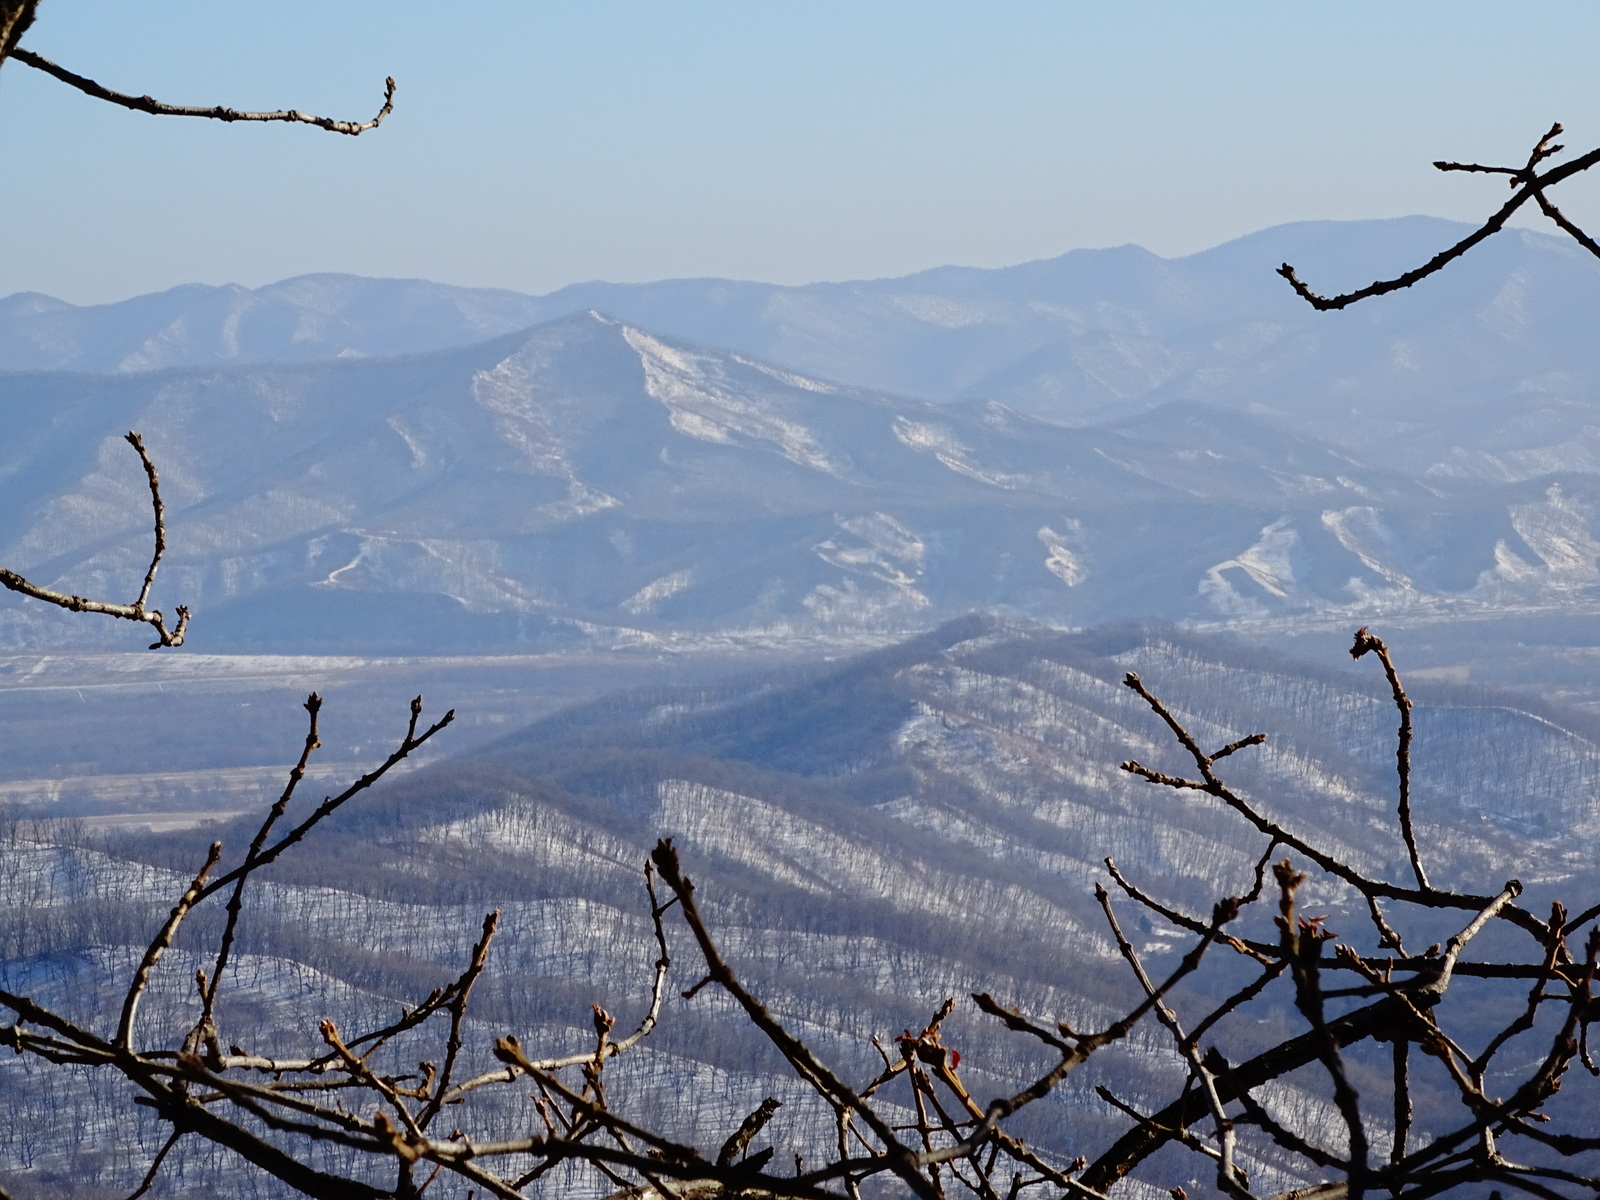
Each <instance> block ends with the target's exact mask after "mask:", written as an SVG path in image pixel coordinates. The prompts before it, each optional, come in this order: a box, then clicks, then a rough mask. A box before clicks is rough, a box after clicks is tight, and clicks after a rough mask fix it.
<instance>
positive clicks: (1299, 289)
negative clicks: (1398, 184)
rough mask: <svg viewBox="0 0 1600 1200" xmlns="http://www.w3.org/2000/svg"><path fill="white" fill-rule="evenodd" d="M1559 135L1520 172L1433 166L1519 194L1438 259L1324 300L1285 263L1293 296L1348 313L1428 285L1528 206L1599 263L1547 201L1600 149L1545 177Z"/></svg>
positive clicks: (1599, 156) (1554, 132)
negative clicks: (1497, 178)
mask: <svg viewBox="0 0 1600 1200" xmlns="http://www.w3.org/2000/svg"><path fill="white" fill-rule="evenodd" d="M1560 133H1561V123H1560V122H1559V121H1558V122H1556V123H1555V124H1554V125H1552V126H1550V129H1549V132H1547V133H1546V134H1545V135H1544V136H1543V137H1542V138H1540V139H1539V142H1538V144H1537V145H1535V146H1534V148H1533V150H1532V152H1531V153H1530V154H1529V155H1528V161H1527V162H1526V163H1524V164H1523V165H1522V166H1520V167H1486V166H1483V165H1481V164H1479V163H1458V162H1436V163H1434V164H1433V165H1434V166H1435V167H1436V168H1437V169H1438V170H1440V171H1466V172H1472V173H1476V174H1482V175H1504V176H1506V177H1507V178H1506V182H1507V183H1508V184H1510V186H1511V187H1513V188H1514V189H1516V191H1515V193H1514V194H1513V195H1512V197H1511V199H1509V200H1507V201H1506V202H1505V203H1504V204H1502V205H1501V206H1500V208H1499V209H1498V210H1497V211H1496V212H1495V213H1494V215H1493V216H1491V217H1490V218H1489V219H1488V220H1487V221H1485V222H1484V223H1483V224H1482V225H1480V226H1479V227H1478V228H1477V229H1474V230H1473V231H1472V232H1471V233H1469V234H1468V235H1467V236H1466V237H1464V238H1462V239H1461V240H1460V241H1459V242H1457V243H1456V244H1455V245H1453V246H1450V247H1449V248H1447V249H1445V250H1441V251H1440V252H1439V253H1438V254H1435V255H1434V256H1433V257H1432V258H1430V259H1429V260H1428V261H1427V262H1425V263H1423V264H1422V265H1421V266H1420V267H1415V268H1413V269H1412V270H1409V271H1407V272H1405V273H1404V274H1402V275H1397V276H1395V277H1394V278H1393V279H1380V280H1377V281H1376V282H1374V283H1369V284H1368V285H1367V286H1366V287H1364V288H1357V289H1356V290H1355V291H1353V292H1345V293H1343V294H1341V295H1338V296H1322V295H1318V294H1317V293H1316V292H1313V291H1312V290H1311V289H1310V288H1309V287H1307V286H1306V285H1305V284H1304V283H1303V282H1301V280H1300V276H1299V275H1297V274H1296V273H1295V269H1294V268H1293V267H1291V266H1290V265H1289V264H1288V263H1284V264H1283V265H1282V266H1280V267H1279V268H1278V274H1279V275H1282V276H1283V277H1284V278H1285V279H1286V280H1288V281H1289V286H1290V287H1292V288H1293V289H1294V290H1295V294H1296V295H1298V296H1299V297H1300V298H1301V299H1302V300H1304V301H1306V303H1308V304H1310V305H1311V307H1312V308H1315V309H1317V310H1318V311H1320V312H1328V311H1330V310H1333V309H1340V308H1347V307H1349V306H1350V305H1352V304H1354V303H1356V302H1357V301H1358V300H1366V299H1368V298H1369V297H1372V296H1382V295H1385V294H1386V293H1388V292H1396V291H1399V290H1400V289H1402V288H1408V287H1410V286H1411V285H1412V284H1414V283H1417V282H1418V281H1419V280H1423V279H1426V278H1427V277H1428V276H1429V275H1432V274H1434V273H1435V272H1436V271H1440V270H1443V269H1444V268H1445V267H1446V266H1448V265H1449V264H1450V263H1452V262H1454V261H1455V260H1456V259H1458V258H1460V257H1461V256H1462V255H1463V254H1465V253H1466V252H1467V251H1468V250H1471V249H1472V248H1473V247H1474V246H1476V245H1477V244H1478V243H1479V242H1483V241H1486V240H1488V239H1489V238H1491V237H1493V236H1494V235H1495V234H1497V233H1499V232H1500V231H1501V230H1502V229H1504V228H1505V225H1506V222H1507V221H1509V220H1510V219H1511V217H1512V216H1513V215H1514V214H1515V213H1516V211H1517V210H1518V209H1519V208H1521V207H1522V206H1523V205H1524V204H1526V203H1527V202H1528V201H1529V200H1532V201H1534V202H1535V203H1537V204H1538V206H1539V209H1540V211H1542V212H1543V213H1544V215H1545V216H1547V217H1549V218H1550V220H1552V221H1553V222H1555V224H1556V226H1557V227H1558V228H1559V229H1560V230H1561V231H1562V232H1563V233H1565V234H1567V236H1569V237H1570V238H1572V240H1573V241H1575V242H1577V243H1578V245H1580V246H1582V247H1583V248H1584V249H1585V250H1587V251H1589V253H1591V254H1593V255H1595V256H1596V257H1600V242H1596V241H1595V239H1594V238H1592V237H1590V236H1589V235H1588V234H1587V233H1585V232H1584V231H1583V230H1582V229H1580V228H1579V227H1578V226H1577V225H1576V224H1575V223H1574V222H1573V221H1571V220H1570V219H1569V218H1568V217H1567V216H1566V215H1565V214H1564V213H1562V212H1561V210H1560V209H1558V208H1557V207H1556V206H1555V205H1554V204H1553V203H1551V201H1550V198H1549V197H1548V196H1547V195H1545V190H1546V189H1547V188H1551V187H1554V186H1555V185H1556V184H1558V183H1560V182H1562V181H1563V180H1566V179H1571V178H1572V177H1573V176H1574V175H1579V174H1582V173H1583V172H1584V171H1587V170H1588V169H1589V168H1590V167H1592V166H1594V165H1595V164H1596V163H1600V149H1595V150H1591V151H1589V152H1588V153H1587V154H1585V155H1583V156H1581V157H1579V158H1574V159H1572V160H1571V161H1570V162H1565V163H1562V164H1561V165H1560V166H1555V167H1551V168H1550V169H1549V170H1548V171H1545V172H1543V173H1542V174H1541V173H1540V172H1539V170H1538V167H1539V164H1541V163H1542V162H1544V161H1545V160H1546V159H1547V158H1550V157H1551V156H1552V155H1555V154H1558V153H1560V151H1562V150H1563V149H1565V147H1564V146H1561V145H1558V144H1556V143H1555V141H1554V139H1555V138H1556V137H1557V136H1558V135H1559V134H1560Z"/></svg>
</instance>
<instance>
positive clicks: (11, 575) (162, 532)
mask: <svg viewBox="0 0 1600 1200" xmlns="http://www.w3.org/2000/svg"><path fill="white" fill-rule="evenodd" d="M123 440H125V441H126V442H127V443H128V445H130V446H132V447H133V448H134V449H135V450H136V451H138V453H139V461H140V462H141V463H142V464H143V465H144V473H145V479H146V480H147V481H148V483H149V485H150V507H151V509H152V510H153V511H154V513H155V549H154V551H153V552H152V554H151V556H150V567H149V569H148V570H147V571H145V573H144V585H143V586H142V587H141V588H140V589H139V598H138V599H137V600H135V601H134V602H133V603H132V604H113V603H111V602H109V601H106V600H89V599H86V598H85V597H83V596H75V595H73V594H72V593H70V592H58V591H56V590H54V589H53V588H47V587H40V586H39V585H38V584H36V583H31V582H29V581H28V580H27V579H24V578H23V577H22V576H21V575H19V574H17V573H16V572H15V571H9V570H7V569H6V568H5V567H0V584H4V585H5V586H6V587H8V588H10V589H11V590H12V591H13V592H21V593H22V594H23V595H24V596H31V597H33V598H34V599H35V600H43V601H44V602H45V603H46V604H54V605H55V606H56V607H57V608H64V609H66V610H67V611H68V612H87V613H100V614H102V615H104V616H107V617H120V618H122V619H123V620H124V621H142V622H143V623H144V624H146V625H149V626H150V627H151V628H153V629H154V630H155V631H156V635H157V640H156V641H154V642H152V643H150V649H152V650H157V649H160V648H161V647H162V646H181V645H183V635H184V633H185V631H186V630H187V629H188V628H189V609H188V607H187V606H186V605H182V604H180V605H178V609H177V613H178V623H177V624H176V625H174V626H172V628H170V629H169V628H167V622H166V617H165V616H163V615H162V612H161V610H160V609H158V608H146V607H145V605H146V604H147V603H148V602H149V600H150V589H151V587H153V586H154V585H155V581H156V570H157V568H159V567H160V566H161V558H162V556H163V555H164V554H166V552H167V523H166V509H165V508H164V507H163V505H162V503H161V479H160V477H159V476H158V475H157V474H156V465H155V463H154V462H153V461H151V458H150V454H149V452H148V451H147V450H146V449H145V448H144V439H143V438H141V437H140V436H139V435H138V434H137V433H135V432H133V431H132V430H129V431H128V432H127V433H126V434H124V435H123Z"/></svg>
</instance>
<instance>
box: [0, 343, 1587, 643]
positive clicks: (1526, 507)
mask: <svg viewBox="0 0 1600 1200" xmlns="http://www.w3.org/2000/svg"><path fill="white" fill-rule="evenodd" d="M1494 417H1495V420H1494V423H1492V424H1488V425H1485V424H1481V423H1480V424H1475V423H1473V422H1472V421H1469V420H1462V421H1458V422H1453V423H1450V424H1448V425H1447V426H1445V427H1444V428H1443V429H1441V430H1440V431H1437V432H1429V433H1428V434H1426V435H1425V436H1423V437H1420V438H1418V439H1413V440H1412V441H1410V442H1404V441H1400V440H1393V441H1391V443H1389V444H1387V445H1377V444H1374V446H1373V447H1372V451H1373V453H1372V454H1371V455H1370V456H1368V455H1366V454H1364V453H1362V452H1360V451H1357V452H1354V453H1352V452H1351V451H1350V450H1347V449H1345V448H1342V447H1339V446H1336V445H1332V444H1329V443H1327V442H1324V441H1319V440H1317V439H1315V438H1312V437H1309V436H1306V435H1304V434H1300V433H1296V432H1293V431H1292V430H1290V429H1288V428H1286V426H1285V423H1283V422H1279V421H1276V420H1274V419H1272V418H1271V417H1270V416H1263V415H1251V414H1248V413H1243V412H1240V411H1239V410H1238V409H1237V408H1223V407H1218V406H1214V405H1209V404H1203V403H1194V402H1173V403H1171V404H1168V405H1165V406H1163V407H1161V408H1158V409H1154V410H1149V411H1146V412H1143V413H1141V414H1139V415H1137V416H1134V417H1129V418H1125V419H1120V420H1118V421H1115V422H1111V423H1105V424H1098V425H1080V426H1077V427H1067V426H1062V425H1058V424H1054V423H1047V422H1044V421H1041V420H1038V419H1036V418H1033V417H1029V416H1026V415H1024V414H1021V413H1018V412H1016V411H1015V410H1012V409H1010V408H1008V407H1006V406H1004V405H1001V404H999V403H997V402H992V401H991V402H958V403H942V404H941V403H935V402H931V401H922V400H913V399H908V398H903V397H897V396H892V395H888V394H884V393H877V392H871V391H866V390H862V389H857V388H851V387H845V386H842V385H837V384H833V383H829V382H826V381H822V380H818V379H815V378H811V377H807V376H804V375H800V374H797V373H795V372H792V371H788V370H785V369H782V368H777V367H773V366H771V365H769V364H766V363H763V362H761V361H760V360H757V359H754V358H750V357H748V356H746V355H743V354H737V353H727V352H719V351H711V350H704V349H700V348H697V347H694V346H691V345H685V344H683V343H678V342H673V341H671V340H668V339H665V338H662V337H660V336H657V335H655V334H653V333H650V332H647V331H645V330H643V329H640V328H637V327H635V326H630V325H627V324H624V323H621V322H618V321H616V320H613V319H611V318H608V317H605V316H601V315H599V314H596V313H583V314H579V315H577V316H573V317H567V318H562V319H559V320H557V321H554V322H550V323H548V324H545V325H542V326H539V327H536V328H535V329H533V330H531V331H527V332H521V333H515V334H511V335H507V336H505V337H502V338H498V339H495V340H493V341H489V342H484V343H479V344H477V345H474V346H469V347H465V348H460V349H451V350H443V351H434V352H431V353H428V354H422V355H412V356H400V357H390V358H373V359H355V360H343V361H336V362H318V363H307V364H299V365H287V366H262V367H226V368H215V367H212V368H184V369H175V370H169V371H159V372H142V373H136V374H121V375H101V376H87V375H74V374H69V373H64V372H41V373H14V374H9V375H0V420H3V421H4V424H5V427H6V430H7V437H6V439H5V441H4V442H3V443H0V562H3V563H5V564H6V565H7V566H9V567H11V568H12V569H14V570H18V571H21V572H23V573H24V574H25V575H27V576H29V577H30V578H32V579H34V580H35V582H39V583H43V584H48V585H51V586H56V587H61V588H67V589H70V590H73V591H76V592H78V593H80V594H87V595H96V596H98V595H120V594H122V593H124V592H126V593H128V594H129V595H131V594H133V593H134V592H136V591H137V583H138V580H139V579H140V578H141V577H142V573H143V570H144V567H145V564H146V562H147V559H148V554H149V532H148V529H149V512H148V500H147V497H146V494H145V491H144V481H143V476H142V474H141V472H140V470H139V467H138V462H137V459H136V458H135V457H134V455H133V454H132V453H131V452H130V451H129V450H128V448H127V447H126V446H125V445H124V444H123V443H122V441H121V438H120V434H121V432H122V431H124V430H127V429H129V428H137V429H139V430H140V431H141V432H142V433H143V434H144V436H145V438H146V441H147V443H148V444H149V446H150V448H151V451H152V453H153V454H154V455H155V457H156V459H157V461H158V463H159V464H160V467H161V470H162V478H163V488H164V495H165V499H166V503H167V511H168V525H169V542H170V545H171V550H170V551H169V557H168V559H167V562H166V563H165V565H164V566H163V568H162V572H163V573H162V575H161V578H160V581H159V582H158V586H157V593H156V598H157V601H158V602H159V603H160V604H164V605H166V606H168V607H169V608H170V607H171V606H172V605H173V604H176V603H180V602H181V603H187V604H189V605H190V606H191V607H192V608H193V609H194V611H195V612H196V614H197V616H196V621H195V625H194V631H193V634H192V638H193V641H192V644H193V645H194V646H195V647H196V648H199V649H212V650H237V649H241V648H277V649H289V650H321V651H337V652H371V651H383V652H390V653H418V652H442V651H456V650H462V649H496V648H501V649H503V648H505V647H508V646H511V645H519V644H520V645H526V644H530V643H534V644H541V645H555V644H560V643H562V642H563V641H565V642H568V643H571V644H575V645H576V644H583V645H593V644H595V639H597V638H598V639H600V640H601V641H609V642H611V643H616V642H619V641H620V642H638V641H641V640H643V641H659V642H660V643H661V644H663V645H671V644H682V643H683V642H684V639H691V640H693V639H700V641H701V643H702V644H703V642H704V640H705V639H708V638H711V639H717V638H720V639H730V638H731V639H733V641H732V642H731V643H730V644H734V643H736V642H737V640H738V639H739V638H745V639H747V640H748V639H760V640H765V641H769V642H770V641H771V639H773V638H781V637H793V636H797V635H808V636H809V635H817V634H822V635H829V636H841V635H852V636H853V635H861V634H865V635H870V636H878V637H887V636H892V635H894V634H895V633H897V632H900V631H906V630H910V629H916V628H927V627H928V626H930V625H932V624H934V623H936V622H937V621H939V620H941V619H944V618H946V617H949V616H953V615H955V614H958V613H961V612H966V611H970V610H973V609H997V610H1001V611H1009V612H1013V613H1017V614H1024V615H1028V616H1032V617H1036V618H1041V619H1045V620H1050V621H1054V622H1059V623H1068V624H1073V625H1088V624H1093V623H1096V622H1099V621H1103V620H1107V619H1114V618H1118V617H1125V616H1140V617H1144V616H1159V617H1167V618H1185V619H1200V620H1240V619H1246V620H1258V619H1263V618H1283V619H1289V620H1293V621H1306V620H1318V619H1324V618H1327V619H1336V620H1338V621H1341V622H1344V621H1348V620H1364V619H1366V618H1367V617H1368V616H1370V615H1372V614H1374V613H1397V612H1405V613H1411V614H1416V613H1423V614H1426V613H1437V612H1450V611H1469V610H1470V611H1480V612H1481V611H1500V610H1505V609H1507V608H1535V609H1560V610H1568V611H1570V610H1574V609H1578V608H1587V607H1589V606H1592V603H1593V599H1594V597H1593V588H1594V587H1595V585H1596V584H1600V569H1597V567H1596V557H1597V555H1600V541H1597V540H1596V537H1595V536H1594V532H1593V531H1594V529H1595V523H1594V519H1593V517H1592V512H1593V511H1594V510H1593V505H1594V504H1595V503H1596V502H1597V501H1600V474H1597V471H1600V454H1597V455H1596V456H1595V457H1594V458H1591V457H1589V456H1588V454H1587V451H1585V449H1584V447H1586V446H1587V445H1588V439H1589V438H1591V437H1592V436H1596V435H1592V434H1591V433H1590V432H1589V430H1590V429H1591V424H1590V423H1591V422H1592V421H1594V417H1595V414H1594V413H1593V411H1592V406H1591V405H1589V404H1588V403H1580V402H1573V403H1571V404H1566V405H1562V406H1554V405H1552V404H1550V403H1549V402H1548V398H1547V397H1544V396H1538V395H1528V394H1522V395H1518V396H1513V397H1510V398H1508V399H1507V400H1506V401H1505V402H1504V404H1503V405H1502V406H1501V407H1500V408H1499V409H1498V410H1497V411H1496V412H1495V414H1494ZM1595 423H1596V424H1600V422H1595ZM1507 426H1516V427H1518V428H1520V429H1522V430H1524V431H1525V432H1526V434H1527V436H1526V437H1525V438H1524V442H1525V443H1531V444H1525V445H1524V446H1523V447H1522V448H1521V449H1509V448H1508V447H1507V445H1506V444H1505V442H1504V440H1503V438H1502V432H1501V431H1502V430H1503V429H1504V428H1505V427H1507ZM1396 459H1399V460H1401V461H1400V462H1398V463H1396V462H1395V461H1393V460H1396ZM127 633H128V631H127V630H125V629H118V628H115V627H110V626H109V623H102V626H98V627H95V632H93V633H90V632H89V630H88V628H87V627H86V626H85V625H84V623H83V622H81V621H78V620H74V619H72V618H71V617H69V616H68V615H66V614H62V613H59V612H58V611H57V610H53V609H48V608H45V607H43V606H41V605H38V604H35V603H31V602H30V603H27V604H23V603H21V602H20V601H18V600H16V599H15V598H14V597H11V596H9V595H8V596H7V597H6V598H5V607H3V608H0V636H3V637H4V639H5V640H6V642H8V643H9V644H11V645H13V646H19V645H35V646H47V645H51V644H58V643H59V642H60V641H61V640H63V639H65V640H67V641H70V642H72V643H74V644H79V645H82V644H84V640H85V638H86V637H95V636H98V637H102V638H104V639H106V644H113V645H114V644H121V643H120V642H119V641H118V640H117V639H119V638H121V639H123V640H126V636H127Z"/></svg>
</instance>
